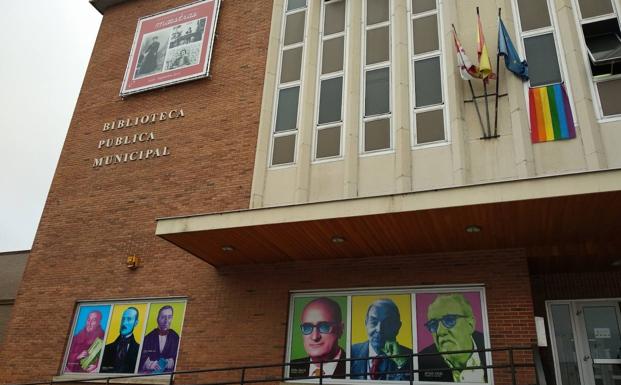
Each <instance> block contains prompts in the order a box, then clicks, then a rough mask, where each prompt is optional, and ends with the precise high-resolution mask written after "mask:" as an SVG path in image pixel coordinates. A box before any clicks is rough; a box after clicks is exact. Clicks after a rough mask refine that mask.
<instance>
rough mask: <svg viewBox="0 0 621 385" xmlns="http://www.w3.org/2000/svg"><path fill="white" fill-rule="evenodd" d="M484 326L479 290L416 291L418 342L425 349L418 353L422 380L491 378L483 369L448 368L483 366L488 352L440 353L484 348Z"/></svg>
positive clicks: (478, 379)
mask: <svg viewBox="0 0 621 385" xmlns="http://www.w3.org/2000/svg"><path fill="white" fill-rule="evenodd" d="M484 327H485V325H484V322H483V312H482V304H481V293H480V292H478V291H465V292H452V293H451V292H445V293H418V294H416V331H417V341H418V345H417V346H418V352H419V353H425V355H421V356H419V357H418V368H419V370H420V372H419V380H420V381H441V382H470V383H482V382H487V373H486V371H485V370H483V369H465V370H461V371H458V370H448V369H449V368H468V367H476V366H483V365H485V364H486V362H487V360H486V354H485V353H483V352H481V353H460V354H439V353H446V352H449V351H463V350H476V349H484V348H485V332H486V331H485V330H484ZM434 354H435V355H434ZM438 368H443V369H447V370H437V369H438ZM434 369H435V370H434Z"/></svg>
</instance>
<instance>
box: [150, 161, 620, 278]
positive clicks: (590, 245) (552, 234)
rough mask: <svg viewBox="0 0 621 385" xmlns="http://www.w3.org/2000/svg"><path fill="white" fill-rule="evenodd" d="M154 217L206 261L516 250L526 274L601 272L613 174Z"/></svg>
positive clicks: (609, 236)
mask: <svg viewBox="0 0 621 385" xmlns="http://www.w3.org/2000/svg"><path fill="white" fill-rule="evenodd" d="M563 186H565V187H566V186H570V187H571V186H573V188H571V189H570V191H573V192H574V193H568V192H567V191H566V188H565V187H563ZM589 190H590V191H589ZM519 191H522V193H519ZM429 194H433V195H434V196H437V200H436V203H435V204H433V203H429V204H425V201H426V200H427V198H429V197H428V196H427V195H429ZM460 196H461V197H462V199H461V200H460V199H457V198H458V197H460ZM477 196H479V198H477ZM520 196H522V199H519V197H520ZM537 196H539V197H537ZM417 201H422V202H423V204H420V202H419V203H418V204H417V203H416V202H417ZM378 202H383V203H384V206H382V205H381V204H379V203H378ZM360 207H365V208H366V209H362V210H359V209H356V208H360ZM266 218H271V219H270V220H266ZM157 222H158V223H157V231H156V232H157V235H158V236H160V237H162V238H163V239H166V240H168V241H169V242H171V243H173V244H175V245H177V246H178V247H180V248H182V249H184V250H186V251H188V252H189V253H191V254H193V255H195V256H197V257H199V258H201V259H203V260H205V261H206V262H208V263H209V264H211V265H214V266H226V265H242V264H257V263H274V262H285V261H298V260H299V261H307V260H329V259H339V258H365V257H381V256H396V255H412V256H416V255H423V254H426V255H427V254H433V253H459V252H471V251H477V250H501V249H523V250H525V253H526V255H527V257H528V258H529V266H530V268H531V271H532V272H534V273H535V272H548V271H549V272H552V271H576V270H579V271H584V270H585V269H587V270H601V269H604V270H610V269H612V267H611V263H612V262H613V261H616V260H618V259H621V236H619V234H621V170H609V171H605V172H591V173H584V174H574V175H567V176H559V177H548V178H538V179H529V180H524V181H512V182H503V183H499V184H498V183H494V184H487V185H480V186H466V187H459V188H452V189H444V190H436V191H429V192H415V193H410V194H401V195H393V196H383V197H372V198H359V199H354V200H343V201H336V202H324V203H311V204H306V205H296V206H288V207H275V208H265V209H258V210H244V211H239V212H229V213H217V214H205V215H195V216H189V217H178V218H164V219H159V220H158V221H157ZM471 225H476V226H479V227H480V228H481V231H480V232H475V233H471V232H467V231H466V228H467V227H468V226H471ZM334 237H341V238H343V239H344V242H341V243H335V242H333V241H332V239H333V238H334ZM225 246H230V247H232V250H230V251H225V250H223V247H225Z"/></svg>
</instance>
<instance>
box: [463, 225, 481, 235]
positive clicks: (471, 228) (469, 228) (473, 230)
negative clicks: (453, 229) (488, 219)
mask: <svg viewBox="0 0 621 385" xmlns="http://www.w3.org/2000/svg"><path fill="white" fill-rule="evenodd" d="M466 232H467V233H480V232H481V227H480V226H477V225H469V226H466Z"/></svg>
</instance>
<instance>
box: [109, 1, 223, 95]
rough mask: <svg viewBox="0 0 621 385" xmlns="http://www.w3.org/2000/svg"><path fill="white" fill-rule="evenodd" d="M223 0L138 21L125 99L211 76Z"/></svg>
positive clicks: (128, 68)
mask: <svg viewBox="0 0 621 385" xmlns="http://www.w3.org/2000/svg"><path fill="white" fill-rule="evenodd" d="M219 7H220V0H202V1H197V2H194V3H191V4H187V5H184V6H181V7H177V8H173V9H170V10H167V11H164V12H160V13H157V14H154V15H149V16H145V17H142V18H140V19H139V20H138V26H137V27H136V34H135V36H134V42H133V44H132V48H131V52H130V55H129V61H128V63H127V69H126V70H125V77H124V79H123V85H122V86H121V96H126V95H130V94H134V93H137V92H143V91H147V90H150V89H154V88H159V87H164V86H169V85H172V84H176V83H181V82H186V81H190V80H194V79H198V78H203V77H206V76H208V75H209V66H210V61H211V52H212V49H213V40H214V36H215V30H216V23H217V20H218V10H219Z"/></svg>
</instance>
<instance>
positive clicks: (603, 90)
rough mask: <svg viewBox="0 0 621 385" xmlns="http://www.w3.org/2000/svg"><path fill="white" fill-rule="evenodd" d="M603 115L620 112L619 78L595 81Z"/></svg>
mask: <svg viewBox="0 0 621 385" xmlns="http://www.w3.org/2000/svg"><path fill="white" fill-rule="evenodd" d="M597 92H598V93H599V100H600V101H601V104H602V111H603V113H604V116H611V115H620V114H621V79H617V80H609V81H607V82H599V83H597Z"/></svg>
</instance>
